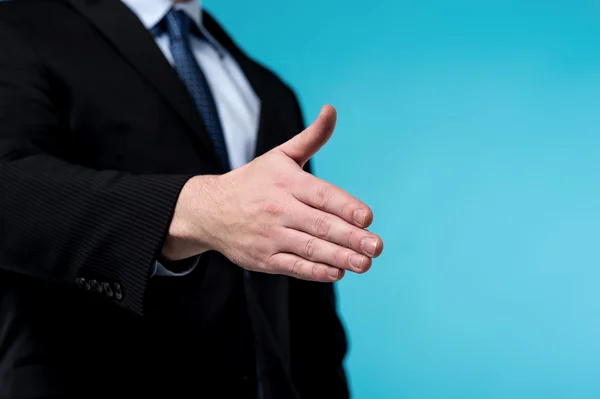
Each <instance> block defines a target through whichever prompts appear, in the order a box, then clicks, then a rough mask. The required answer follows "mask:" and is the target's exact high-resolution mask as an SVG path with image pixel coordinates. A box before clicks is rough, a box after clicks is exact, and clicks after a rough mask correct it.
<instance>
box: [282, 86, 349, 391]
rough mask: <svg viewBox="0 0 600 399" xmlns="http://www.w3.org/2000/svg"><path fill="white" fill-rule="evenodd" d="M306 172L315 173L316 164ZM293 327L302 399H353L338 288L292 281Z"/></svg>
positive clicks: (293, 353)
mask: <svg viewBox="0 0 600 399" xmlns="http://www.w3.org/2000/svg"><path fill="white" fill-rule="evenodd" d="M294 100H295V103H296V107H297V114H298V115H299V119H300V120H299V129H298V131H302V130H303V129H304V126H305V124H304V121H303V117H302V112H301V110H300V106H299V104H298V101H297V99H296V98H295V96H294ZM305 170H306V171H307V172H309V173H313V170H312V161H309V162H308V163H307V164H306V165H305ZM290 325H291V328H290V331H291V368H292V379H293V381H294V384H295V386H296V388H297V390H298V392H299V394H300V397H302V398H315V399H317V398H327V399H347V398H349V396H350V394H349V388H348V381H347V377H346V371H345V369H344V360H345V356H346V353H347V349H348V343H347V337H346V331H345V329H344V326H343V324H342V322H341V320H340V317H339V315H338V311H337V298H336V290H335V285H334V284H333V283H318V282H312V281H305V280H298V279H290Z"/></svg>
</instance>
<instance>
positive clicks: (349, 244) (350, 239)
mask: <svg viewBox="0 0 600 399" xmlns="http://www.w3.org/2000/svg"><path fill="white" fill-rule="evenodd" d="M353 241H354V231H352V230H350V231H348V236H347V238H346V246H347V247H348V248H352V247H353V245H352V242H353Z"/></svg>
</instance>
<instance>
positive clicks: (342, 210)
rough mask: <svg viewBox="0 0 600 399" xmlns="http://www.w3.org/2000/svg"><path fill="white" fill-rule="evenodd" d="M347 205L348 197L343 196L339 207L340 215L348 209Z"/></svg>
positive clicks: (348, 203) (348, 202)
mask: <svg viewBox="0 0 600 399" xmlns="http://www.w3.org/2000/svg"><path fill="white" fill-rule="evenodd" d="M348 205H350V200H349V199H348V198H345V199H344V201H343V202H342V208H341V209H340V215H344V212H345V211H346V209H348Z"/></svg>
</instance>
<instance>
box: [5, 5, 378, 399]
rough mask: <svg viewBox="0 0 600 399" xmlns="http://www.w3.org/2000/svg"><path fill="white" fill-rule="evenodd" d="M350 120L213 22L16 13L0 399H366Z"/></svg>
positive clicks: (126, 10)
mask: <svg viewBox="0 0 600 399" xmlns="http://www.w3.org/2000/svg"><path fill="white" fill-rule="evenodd" d="M335 117H336V116H335V110H334V109H333V108H332V107H330V106H326V107H324V108H323V110H322V112H321V114H320V115H319V117H318V118H317V120H316V121H315V122H314V123H313V124H312V125H311V126H309V127H308V128H306V129H305V127H304V126H303V122H302V115H301V112H300V107H299V105H298V101H297V99H296V97H295V95H294V93H293V92H292V90H290V88H289V87H288V86H286V84H284V83H283V82H282V81H281V80H280V79H279V78H277V77H276V76H275V75H274V74H273V73H271V72H270V71H269V70H267V69H266V68H264V67H263V66H261V65H259V64H258V63H256V62H255V61H253V60H252V59H250V58H249V57H248V56H247V55H246V54H244V52H243V51H242V50H241V49H240V48H239V47H238V46H237V45H236V44H235V43H234V42H233V41H232V40H231V39H230V38H229V36H228V35H227V34H226V33H225V32H224V30H223V29H222V28H221V27H220V26H219V25H218V24H217V22H216V21H215V20H214V19H213V18H212V17H211V16H210V15H208V14H207V13H204V12H203V11H202V10H201V8H200V5H199V4H198V3H197V2H195V1H193V2H174V3H171V2H170V1H167V0H127V1H124V2H120V1H118V0H12V1H8V2H3V3H1V4H0V193H1V194H0V398H2V399H9V398H10V399H19V398H27V399H31V398H91V397H102V398H112V397H115V398H116V397H119V398H120V397H147V396H148V395H153V396H158V397H163V398H217V397H218V398H254V397H261V398H265V399H269V398H320V397H323V398H344V397H347V396H348V388H347V382H346V378H345V373H344V368H343V360H344V356H345V353H346V337H345V333H344V329H343V327H342V325H341V323H340V320H339V318H338V315H337V313H336V301H335V295H334V287H333V283H334V282H336V281H339V280H340V279H341V278H342V277H343V275H344V273H345V272H346V271H350V272H355V273H363V272H365V271H366V270H367V269H368V268H369V267H370V265H371V262H372V258H374V257H377V256H378V255H379V254H380V253H381V251H382V248H383V243H382V241H381V239H380V238H379V237H378V236H376V235H375V234H373V233H371V232H369V231H367V230H366V228H367V227H368V226H369V225H370V223H371V221H372V218H373V215H372V212H371V210H370V209H369V207H368V206H367V205H365V204H363V203H362V202H360V201H359V200H357V199H355V198H353V197H352V196H350V195H349V194H347V193H345V192H344V191H342V190H340V189H339V188H336V187H335V186H333V185H331V184H329V183H327V182H324V181H322V180H320V179H318V178H316V177H314V176H312V175H311V174H310V172H311V164H310V161H309V159H310V158H311V157H312V156H313V155H314V154H315V153H316V152H317V151H318V149H319V148H320V147H321V146H322V145H323V144H324V143H325V142H326V141H327V140H328V139H329V137H330V136H331V134H332V132H333V128H334V125H335Z"/></svg>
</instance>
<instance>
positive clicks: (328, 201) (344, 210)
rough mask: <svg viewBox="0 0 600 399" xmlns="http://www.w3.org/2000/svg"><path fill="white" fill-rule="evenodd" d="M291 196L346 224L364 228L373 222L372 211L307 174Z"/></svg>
mask: <svg viewBox="0 0 600 399" xmlns="http://www.w3.org/2000/svg"><path fill="white" fill-rule="evenodd" d="M292 195H293V196H294V197H295V198H296V199H297V200H298V201H301V202H303V203H305V204H306V205H308V206H311V207H313V208H316V209H319V210H322V211H323V212H327V213H330V214H332V215H336V216H339V217H340V218H342V219H344V220H345V221H347V222H348V223H352V224H353V225H355V226H358V227H362V228H366V227H368V226H370V225H371V223H372V222H373V211H372V210H371V208H369V206H367V204H365V203H364V202H362V201H360V200H359V199H357V198H355V197H353V196H352V195H350V194H348V193H347V192H346V191H344V190H342V189H341V188H339V187H336V186H334V185H333V184H331V183H328V182H326V181H324V180H322V179H319V178H317V177H315V176H313V175H311V174H309V173H306V174H305V175H304V177H302V178H300V179H298V181H297V182H296V184H295V185H294V187H292Z"/></svg>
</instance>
